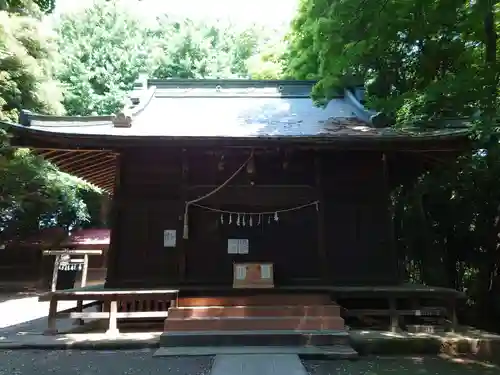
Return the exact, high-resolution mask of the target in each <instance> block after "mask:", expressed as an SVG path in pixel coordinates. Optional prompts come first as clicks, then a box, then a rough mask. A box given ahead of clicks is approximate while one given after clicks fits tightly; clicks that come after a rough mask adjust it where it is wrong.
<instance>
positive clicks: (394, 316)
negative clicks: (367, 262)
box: [332, 284, 465, 332]
mask: <svg viewBox="0 0 500 375" xmlns="http://www.w3.org/2000/svg"><path fill="white" fill-rule="evenodd" d="M332 292H333V293H332V294H333V297H334V298H335V299H336V300H339V299H342V298H345V299H350V300H353V299H362V300H375V299H376V300H384V301H386V303H384V305H386V306H387V308H377V309H365V308H357V307H356V308H352V309H351V308H348V307H347V308H346V309H345V312H344V315H345V316H346V317H356V318H361V319H362V318H363V317H388V318H389V319H390V330H391V331H393V332H395V331H397V330H399V329H400V323H403V324H404V323H405V322H404V320H405V318H408V317H411V316H416V317H439V319H443V320H444V319H446V320H447V321H448V322H449V326H450V328H451V330H452V331H455V330H456V328H457V327H458V320H457V314H456V304H457V301H458V300H460V299H463V298H465V295H464V294H463V293H461V292H458V291H456V290H453V289H449V288H441V287H428V286H424V285H414V284H403V285H397V286H379V287H369V286H367V287H349V286H346V287H336V288H334V289H333V290H332ZM423 300H433V301H434V302H433V303H431V304H429V305H430V306H425V304H423V303H422V301H423ZM398 301H406V302H408V305H409V306H405V307H404V308H401V306H399V307H398ZM436 302H437V303H436ZM441 304H442V305H443V306H436V305H441ZM341 305H342V303H341Z"/></svg>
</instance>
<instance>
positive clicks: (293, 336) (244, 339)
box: [160, 330, 349, 347]
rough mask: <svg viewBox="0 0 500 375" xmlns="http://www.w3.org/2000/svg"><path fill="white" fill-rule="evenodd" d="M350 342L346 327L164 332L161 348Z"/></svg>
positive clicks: (335, 343)
mask: <svg viewBox="0 0 500 375" xmlns="http://www.w3.org/2000/svg"><path fill="white" fill-rule="evenodd" d="M332 345H349V334H348V333H347V332H346V331H344V330H296V331H284V330H281V331H273V330H266V331H257V330H256V331H207V330H202V331H190V332H185V331H184V332H165V333H163V334H162V335H161V336H160V346H161V347H209V346H212V347H215V346H228V347H231V346H249V347H250V346H267V347H269V346H283V347H304V346H332Z"/></svg>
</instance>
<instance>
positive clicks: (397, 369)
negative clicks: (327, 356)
mask: <svg viewBox="0 0 500 375" xmlns="http://www.w3.org/2000/svg"><path fill="white" fill-rule="evenodd" d="M303 364H304V367H305V368H306V369H307V371H308V372H309V374H310V375H341V374H344V375H400V374H401V375H500V368H499V367H497V366H493V365H487V364H480V363H473V362H469V361H458V360H455V361H452V360H446V359H441V358H436V357H412V358H401V357H395V358H361V359H359V360H357V361H333V360H332V361H320V360H317V361H316V360H315V361H312V360H305V361H303Z"/></svg>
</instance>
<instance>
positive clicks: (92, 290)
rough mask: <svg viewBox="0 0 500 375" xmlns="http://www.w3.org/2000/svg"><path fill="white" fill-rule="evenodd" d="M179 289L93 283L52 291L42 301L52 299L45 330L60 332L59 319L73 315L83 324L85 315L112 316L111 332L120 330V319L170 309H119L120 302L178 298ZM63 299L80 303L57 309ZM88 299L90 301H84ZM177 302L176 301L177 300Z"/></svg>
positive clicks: (157, 314) (162, 315)
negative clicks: (94, 308) (110, 285)
mask: <svg viewBox="0 0 500 375" xmlns="http://www.w3.org/2000/svg"><path fill="white" fill-rule="evenodd" d="M177 292H178V291H177V290H170V289H151V290H137V289H136V290H132V289H105V288H103V286H100V285H99V286H93V287H87V288H81V289H67V290H60V291H54V292H48V293H46V294H44V295H41V296H40V297H39V298H38V300H39V301H49V303H50V304H49V316H48V327H47V330H46V331H45V334H47V335H55V334H57V328H56V321H57V319H63V318H72V319H79V321H80V322H81V324H83V319H105V320H108V329H107V331H106V333H107V334H117V333H118V332H119V331H118V325H117V320H118V319H148V318H166V317H167V315H168V312H167V311H131V312H118V305H119V304H120V303H124V302H128V301H136V300H143V301H145V300H159V299H160V300H168V301H175V300H176V297H177ZM59 301H76V302H77V306H76V307H73V308H70V309H66V310H62V311H57V305H58V302H59ZM84 301H86V302H84ZM174 303H175V302H174ZM98 305H101V306H103V309H102V310H103V311H83V310H85V309H87V308H89V307H92V306H98Z"/></svg>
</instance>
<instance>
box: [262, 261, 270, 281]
mask: <svg viewBox="0 0 500 375" xmlns="http://www.w3.org/2000/svg"><path fill="white" fill-rule="evenodd" d="M260 277H261V278H262V279H270V278H271V265H269V264H263V265H261V266H260Z"/></svg>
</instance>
